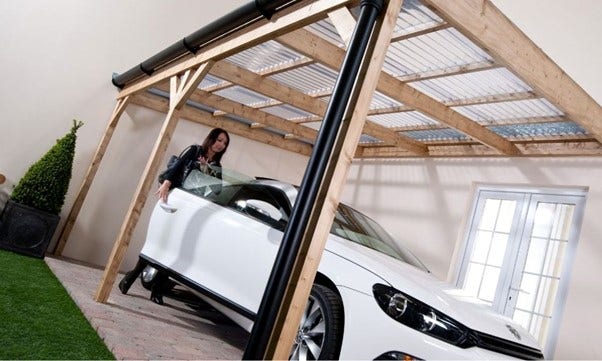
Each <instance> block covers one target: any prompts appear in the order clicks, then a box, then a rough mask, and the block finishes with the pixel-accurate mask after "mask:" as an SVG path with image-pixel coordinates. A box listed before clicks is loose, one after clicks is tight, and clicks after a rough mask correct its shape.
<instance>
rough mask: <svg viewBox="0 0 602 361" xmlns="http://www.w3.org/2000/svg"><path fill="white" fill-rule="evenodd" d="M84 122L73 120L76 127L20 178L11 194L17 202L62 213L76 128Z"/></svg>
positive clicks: (71, 166) (73, 151)
mask: <svg viewBox="0 0 602 361" xmlns="http://www.w3.org/2000/svg"><path fill="white" fill-rule="evenodd" d="M83 124H84V123H83V122H81V121H77V120H75V119H73V127H71V131H70V132H69V133H67V134H66V135H65V136H64V137H62V138H61V139H58V140H57V141H56V144H55V145H54V146H53V147H52V148H50V150H49V151H48V152H47V153H46V154H45V155H44V156H43V157H42V158H41V159H40V160H38V161H37V162H36V163H34V164H33V165H32V166H31V167H30V168H29V170H27V172H26V173H25V175H24V176H23V178H21V180H20V181H19V183H18V184H17V186H16V187H15V189H14V190H13V192H12V194H11V197H10V198H11V199H12V200H13V201H14V202H17V203H20V204H23V205H26V206H30V207H33V208H36V209H39V210H42V211H45V212H48V213H52V214H57V215H58V214H59V213H60V212H61V208H62V207H63V203H65V195H66V194H67V189H68V188H69V181H70V180H71V170H72V168H73V157H74V155H75V141H76V139H77V136H76V133H77V130H78V129H79V128H80V127H81V126H82V125H83Z"/></svg>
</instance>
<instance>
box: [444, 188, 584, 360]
mask: <svg viewBox="0 0 602 361" xmlns="http://www.w3.org/2000/svg"><path fill="white" fill-rule="evenodd" d="M472 189H473V191H472V200H471V202H470V207H469V209H468V211H467V212H466V215H465V217H464V222H463V226H462V227H463V228H462V229H461V233H460V237H459V239H458V241H457V242H456V250H455V252H454V259H455V260H454V262H452V268H451V269H450V272H449V273H448V280H449V281H450V282H452V283H454V284H456V286H458V287H462V284H461V283H462V281H463V279H462V278H461V277H462V276H463V275H464V274H463V263H464V262H468V260H467V259H466V258H467V257H468V254H467V253H468V252H469V251H468V250H469V245H470V241H471V236H472V229H473V227H472V224H473V222H475V221H476V220H475V217H476V216H477V211H478V209H477V205H478V203H479V201H480V199H481V195H482V194H483V193H485V194H488V193H499V194H516V195H517V196H516V198H520V194H521V193H522V194H528V197H529V198H531V197H533V196H567V197H577V198H580V199H581V200H580V201H579V202H578V204H576V206H575V213H574V215H573V217H574V219H575V221H574V224H575V227H574V228H573V229H571V235H570V237H569V239H571V240H573V241H572V242H569V243H568V245H567V249H566V252H565V256H564V260H563V265H562V271H561V276H560V278H561V280H560V283H559V287H558V290H557V293H556V302H555V304H554V309H553V313H552V314H553V318H552V322H551V324H550V326H549V333H548V337H547V339H546V346H545V349H544V355H545V357H546V358H553V355H554V350H555V348H556V341H557V337H558V331H559V328H560V321H561V319H562V313H563V311H564V306H565V303H566V298H567V293H568V288H569V284H570V276H571V270H572V267H573V263H574V258H575V253H576V249H577V244H578V240H579V234H580V231H581V226H582V222H583V213H584V210H585V202H586V196H587V193H588V190H589V187H584V186H566V187H564V186H562V187H550V186H531V185H514V184H490V183H480V182H474V183H473V185H472ZM528 208H529V206H528V203H527V206H526V207H524V209H523V211H522V212H521V214H520V217H521V218H522V221H521V223H520V226H519V227H520V229H519V230H516V229H515V230H513V231H512V232H511V233H512V234H513V237H519V238H520V237H521V236H520V234H522V233H523V231H524V228H525V223H526V222H527V219H525V218H526V215H527V209H528ZM519 240H520V239H519ZM512 247H519V245H514V246H512V245H508V247H507V249H506V252H509V248H512ZM504 271H505V272H504ZM513 272H514V270H512V269H510V270H503V271H502V273H501V274H500V278H499V281H498V282H504V283H505V284H508V283H509V282H510V279H511V278H512V276H513ZM504 287H507V285H505V286H504ZM499 296H500V292H499V291H498V292H496V296H495V297H496V298H497V297H499ZM494 304H495V303H494ZM494 311H495V312H498V313H500V314H504V309H503V307H502V308H501V309H494Z"/></svg>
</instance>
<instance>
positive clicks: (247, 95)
mask: <svg viewBox="0 0 602 361" xmlns="http://www.w3.org/2000/svg"><path fill="white" fill-rule="evenodd" d="M214 94H216V95H219V96H221V97H224V98H228V99H230V100H234V101H236V102H239V103H241V104H245V105H253V104H258V103H265V102H267V101H270V100H272V99H271V98H268V97H266V96H264V95H261V94H259V93H257V92H254V91H252V90H249V89H247V88H243V87H241V86H238V85H236V86H232V87H229V88H226V89H221V90H218V91H216V92H215V93H214Z"/></svg>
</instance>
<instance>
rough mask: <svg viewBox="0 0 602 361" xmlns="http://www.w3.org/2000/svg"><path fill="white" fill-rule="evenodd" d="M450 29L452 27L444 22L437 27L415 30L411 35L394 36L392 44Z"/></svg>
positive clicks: (431, 26)
mask: <svg viewBox="0 0 602 361" xmlns="http://www.w3.org/2000/svg"><path fill="white" fill-rule="evenodd" d="M450 27H451V26H450V25H449V24H447V23H445V22H442V23H438V24H435V25H429V26H428V27H426V28H422V29H420V30H415V31H412V32H410V33H404V34H393V36H391V43H396V42H398V41H402V40H407V39H411V38H415V37H417V36H421V35H425V34H430V33H434V32H436V31H439V30H445V29H448V28H450Z"/></svg>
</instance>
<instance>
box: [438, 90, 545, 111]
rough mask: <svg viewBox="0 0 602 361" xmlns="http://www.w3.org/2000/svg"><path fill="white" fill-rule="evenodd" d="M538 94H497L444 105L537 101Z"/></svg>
mask: <svg viewBox="0 0 602 361" xmlns="http://www.w3.org/2000/svg"><path fill="white" fill-rule="evenodd" d="M537 98H538V96H537V94H535V93H533V92H520V93H507V94H495V95H488V96H481V97H474V98H467V99H457V100H449V101H444V102H443V104H444V105H445V106H447V107H460V106H467V105H477V104H492V103H503V102H515V101H519V100H529V99H537Z"/></svg>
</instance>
